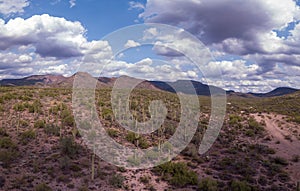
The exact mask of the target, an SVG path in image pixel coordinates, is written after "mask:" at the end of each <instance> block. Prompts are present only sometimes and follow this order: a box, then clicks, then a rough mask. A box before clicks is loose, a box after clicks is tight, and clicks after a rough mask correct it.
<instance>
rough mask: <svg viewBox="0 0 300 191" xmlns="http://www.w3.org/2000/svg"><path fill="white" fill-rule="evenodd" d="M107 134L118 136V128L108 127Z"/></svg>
mask: <svg viewBox="0 0 300 191" xmlns="http://www.w3.org/2000/svg"><path fill="white" fill-rule="evenodd" d="M107 134H108V135H109V136H110V137H117V136H118V131H117V130H116V129H112V128H110V129H107Z"/></svg>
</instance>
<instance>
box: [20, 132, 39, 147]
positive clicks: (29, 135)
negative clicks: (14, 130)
mask: <svg viewBox="0 0 300 191" xmlns="http://www.w3.org/2000/svg"><path fill="white" fill-rule="evenodd" d="M35 137H36V132H35V131H34V130H32V129H30V130H28V131H25V132H23V133H22V134H21V143H22V144H27V143H28V142H29V141H30V140H32V139H35Z"/></svg>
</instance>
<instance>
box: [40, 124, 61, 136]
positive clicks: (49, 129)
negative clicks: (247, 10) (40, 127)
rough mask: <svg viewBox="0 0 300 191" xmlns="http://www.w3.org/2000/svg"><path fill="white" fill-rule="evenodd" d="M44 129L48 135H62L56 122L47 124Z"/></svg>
mask: <svg viewBox="0 0 300 191" xmlns="http://www.w3.org/2000/svg"><path fill="white" fill-rule="evenodd" d="M44 131H45V133H46V134H47V135H54V136H59V135H60V127H58V126H56V125H54V124H46V125H45V127H44Z"/></svg>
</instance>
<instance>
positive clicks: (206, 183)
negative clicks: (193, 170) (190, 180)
mask: <svg viewBox="0 0 300 191" xmlns="http://www.w3.org/2000/svg"><path fill="white" fill-rule="evenodd" d="M198 188H199V189H200V190H201V191H217V190H218V182H217V181H216V180H214V179H211V178H204V179H202V180H201V181H200V182H199V184H198Z"/></svg>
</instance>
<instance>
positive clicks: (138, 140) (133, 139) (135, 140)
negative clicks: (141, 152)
mask: <svg viewBox="0 0 300 191" xmlns="http://www.w3.org/2000/svg"><path fill="white" fill-rule="evenodd" d="M126 140H127V141H128V142H130V143H132V144H134V145H136V146H137V144H138V146H139V148H141V149H146V148H148V147H149V144H148V142H147V140H145V139H144V138H143V137H141V136H138V135H137V134H136V133H134V132H129V133H128V134H127V135H126Z"/></svg>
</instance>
